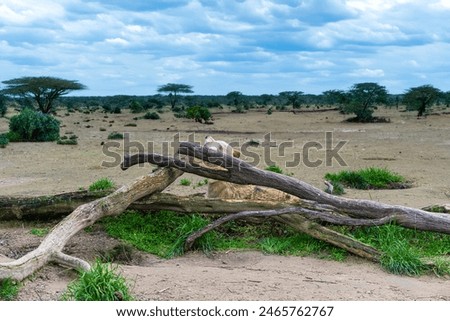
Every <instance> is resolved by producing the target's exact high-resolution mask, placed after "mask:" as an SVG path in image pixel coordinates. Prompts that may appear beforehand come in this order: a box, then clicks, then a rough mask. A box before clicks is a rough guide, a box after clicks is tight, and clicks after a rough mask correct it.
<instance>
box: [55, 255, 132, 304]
mask: <svg viewBox="0 0 450 321" xmlns="http://www.w3.org/2000/svg"><path fill="white" fill-rule="evenodd" d="M63 300H67V301H131V300H133V297H132V296H131V294H130V290H129V285H128V283H127V280H126V279H125V278H124V277H123V276H122V275H120V274H119V273H118V272H117V268H116V267H113V266H112V265H111V264H104V263H101V262H100V261H96V262H95V264H94V265H93V266H92V268H91V269H90V270H89V271H87V272H82V273H81V275H80V277H79V278H78V280H75V281H74V282H72V283H70V284H69V285H68V287H67V291H66V292H65V293H64V295H63Z"/></svg>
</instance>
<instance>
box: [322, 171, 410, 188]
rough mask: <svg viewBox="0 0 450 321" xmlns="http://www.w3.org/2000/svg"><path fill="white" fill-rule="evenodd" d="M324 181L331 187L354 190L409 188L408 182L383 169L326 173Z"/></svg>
mask: <svg viewBox="0 0 450 321" xmlns="http://www.w3.org/2000/svg"><path fill="white" fill-rule="evenodd" d="M325 179H327V180H329V181H330V182H331V183H332V184H333V185H334V184H336V183H340V184H342V185H344V186H346V187H349V188H356V189H397V188H405V187H409V184H408V182H406V180H405V178H404V177H403V176H401V175H398V174H395V173H392V172H390V171H389V170H387V169H384V168H376V167H369V168H365V169H360V170H358V171H340V172H338V173H327V174H326V175H325Z"/></svg>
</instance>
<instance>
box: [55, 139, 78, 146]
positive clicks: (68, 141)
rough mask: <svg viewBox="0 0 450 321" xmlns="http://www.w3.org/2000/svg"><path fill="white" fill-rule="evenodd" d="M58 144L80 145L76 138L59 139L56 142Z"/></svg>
mask: <svg viewBox="0 0 450 321" xmlns="http://www.w3.org/2000/svg"><path fill="white" fill-rule="evenodd" d="M56 143H57V144H58V145H78V141H77V140H76V139H58V141H57V142H56Z"/></svg>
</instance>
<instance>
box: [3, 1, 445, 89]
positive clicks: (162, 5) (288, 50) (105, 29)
mask: <svg viewBox="0 0 450 321" xmlns="http://www.w3.org/2000/svg"><path fill="white" fill-rule="evenodd" d="M449 17H450V0H370V1H366V0H347V1H345V0H286V1H270V0H218V1H212V0H161V1H160V0H98V1H89V0H58V1H50V0H1V1H0V81H3V80H8V79H11V78H16V77H21V76H55V77H61V78H66V79H73V80H79V81H80V82H81V83H83V84H85V85H87V86H88V87H89V89H88V90H86V91H83V92H80V93H79V94H82V95H116V94H129V95H149V94H155V93H156V89H157V87H158V86H160V85H163V84H166V83H169V82H174V83H184V84H189V85H192V86H193V87H194V91H195V93H197V94H226V93H228V92H230V91H234V90H238V91H241V92H242V93H244V94H263V93H269V94H277V93H279V92H280V91H285V90H299V91H303V92H305V93H314V94H319V93H321V92H323V91H325V90H328V89H344V90H345V89H348V88H349V87H350V86H351V85H352V84H355V83H358V82H377V83H379V84H381V85H384V86H386V87H387V89H388V90H389V91H390V92H391V93H401V92H403V91H404V90H405V89H407V88H410V87H414V86H419V85H423V84H432V85H434V86H436V87H438V88H440V89H442V90H445V91H447V90H450V80H449V79H450V26H449V24H448V21H449Z"/></svg>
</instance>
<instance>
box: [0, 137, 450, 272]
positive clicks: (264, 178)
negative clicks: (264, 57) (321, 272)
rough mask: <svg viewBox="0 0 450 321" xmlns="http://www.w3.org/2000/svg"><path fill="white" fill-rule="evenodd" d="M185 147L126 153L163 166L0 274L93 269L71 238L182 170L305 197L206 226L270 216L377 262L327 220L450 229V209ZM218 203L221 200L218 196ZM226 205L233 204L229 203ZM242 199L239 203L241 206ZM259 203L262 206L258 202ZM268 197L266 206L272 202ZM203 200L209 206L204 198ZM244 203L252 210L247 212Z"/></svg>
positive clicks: (56, 231) (62, 226) (81, 211)
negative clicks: (386, 200)
mask: <svg viewBox="0 0 450 321" xmlns="http://www.w3.org/2000/svg"><path fill="white" fill-rule="evenodd" d="M179 154H180V155H185V156H187V157H167V156H162V155H158V154H137V155H132V156H129V157H126V158H125V160H124V163H123V164H122V168H123V169H127V168H129V167H130V166H133V165H136V164H140V163H146V162H149V163H152V164H155V165H158V166H160V167H164V168H162V169H159V170H157V171H156V172H155V173H153V174H150V175H147V176H144V177H142V178H139V179H137V180H136V181H135V182H133V183H131V184H130V185H127V186H124V187H122V188H120V189H119V190H117V191H115V192H113V193H112V194H110V195H107V196H105V197H103V198H100V199H98V200H94V201H92V202H90V203H87V204H83V205H81V206H79V207H78V208H77V209H75V210H74V211H73V212H72V213H71V214H70V215H69V216H67V217H66V218H65V219H64V220H62V221H61V222H60V223H59V224H58V225H57V226H55V228H53V229H52V230H51V231H50V233H49V234H48V235H47V236H46V237H45V239H44V240H43V242H42V243H41V245H40V246H39V247H38V248H37V249H36V250H34V251H32V252H30V253H28V254H26V255H25V256H23V257H22V258H19V259H18V260H16V261H12V262H8V263H3V264H0V280H2V279H6V278H13V279H17V280H22V279H24V278H26V277H27V276H29V275H31V274H32V273H33V272H35V271H36V270H37V269H39V268H40V267H42V266H44V265H45V264H47V263H49V262H56V263H59V264H63V265H67V266H69V267H77V268H82V269H89V267H90V266H89V264H88V263H87V262H85V261H83V260H81V259H79V258H75V257H71V256H68V255H66V254H64V253H63V252H62V251H63V249H64V246H65V244H66V243H67V241H68V240H69V239H70V238H71V237H72V236H73V235H74V234H76V233H77V232H78V231H79V230H81V229H83V228H85V227H87V226H89V225H92V224H93V223H94V222H95V221H97V220H98V219H100V218H102V217H105V216H111V215H118V214H120V213H121V212H123V211H124V210H125V209H126V208H127V207H129V206H130V204H132V203H133V202H135V201H136V200H138V199H140V198H142V197H144V196H148V195H155V197H158V196H157V195H162V194H158V193H159V192H161V191H163V190H164V189H165V188H166V187H167V186H168V185H169V184H170V183H172V182H173V181H174V180H175V179H176V178H177V177H179V176H180V175H182V173H183V172H189V173H194V174H197V175H200V176H203V177H208V178H213V179H219V180H224V181H228V182H232V183H237V184H253V185H262V186H266V187H272V188H275V189H278V190H281V191H283V192H286V193H289V194H291V195H294V196H297V197H299V198H301V199H302V200H300V201H299V203H298V204H289V207H283V206H280V208H276V207H275V209H273V208H270V209H268V208H267V207H266V208H263V209H261V208H257V207H256V208H245V205H249V203H250V202H248V201H245V202H247V203H245V202H244V203H239V202H237V203H234V204H233V205H232V206H230V208H232V209H233V211H234V210H236V208H239V209H240V210H239V211H237V212H236V213H234V214H231V215H230V216H227V217H223V218H221V219H219V221H216V222H213V223H212V225H211V226H209V227H207V228H206V229H212V228H215V227H216V226H219V225H220V224H221V223H222V222H224V221H229V220H233V219H238V218H243V217H268V216H270V217H273V218H274V219H276V220H277V221H280V222H283V223H286V224H288V225H290V226H292V227H293V228H295V229H297V230H299V231H302V232H305V233H307V234H309V235H311V236H313V237H315V238H318V239H321V240H324V241H326V242H329V243H331V244H334V245H336V246H339V247H341V248H344V249H346V250H347V251H349V252H351V253H354V254H356V255H359V256H362V257H365V258H367V259H370V260H373V261H378V260H379V259H380V253H379V252H378V251H377V250H376V249H374V248H373V247H371V246H368V245H366V244H364V243H361V242H359V241H357V240H354V239H353V238H351V237H348V236H345V235H343V234H340V233H338V232H336V231H334V230H332V229H330V228H328V227H327V226H326V225H328V224H338V225H352V226H371V225H380V224H385V223H388V222H396V223H397V224H399V225H402V226H405V227H409V228H415V229H420V230H427V231H435V232H442V233H447V234H450V216H449V215H446V214H439V213H430V212H427V211H423V210H419V209H414V208H409V207H405V206H395V205H387V204H383V203H379V202H375V201H367V200H352V199H347V198H342V197H337V196H333V195H330V194H327V193H325V192H323V191H321V190H320V189H317V188H315V187H313V186H311V185H309V184H306V183H304V182H302V181H300V180H297V179H295V178H292V177H288V176H284V175H280V174H276V173H272V172H268V171H263V170H260V169H258V168H255V167H253V166H251V165H249V164H247V163H245V162H244V161H242V160H239V159H236V158H233V157H232V156H228V155H223V154H222V153H220V152H213V151H211V150H208V149H206V148H202V147H200V146H198V145H195V144H193V143H188V142H183V143H181V145H180V150H179ZM211 165H212V166H211ZM215 202H220V201H218V200H215ZM191 204H192V203H191ZM198 204H200V203H198ZM216 204H217V203H216ZM222 204H225V203H222ZM227 204H232V203H230V202H228V203H227ZM236 204H238V205H237V206H236ZM252 204H253V205H255V203H254V202H253V203H252ZM264 204H265V205H264V206H266V205H267V202H264ZM272 205H277V204H272ZM278 205H279V204H278ZM171 206H174V207H178V208H182V207H183V206H184V207H186V204H184V205H182V204H180V203H179V204H178V205H176V204H174V202H172V203H171ZM204 206H206V207H207V206H208V205H207V204H206V203H205V204H204ZM206 207H205V208H206ZM162 208H166V209H167V208H169V209H171V207H170V206H168V205H167V204H166V206H165V207H164V206H163V207H161V208H158V207H157V206H155V207H154V209H155V210H157V209H162ZM186 208H189V206H187V207H186ZM172 209H173V208H172ZM189 209H192V207H191V208H189ZM242 209H246V210H251V211H244V212H242V211H241V210H242ZM193 210H194V209H193ZM195 211H201V206H199V208H195ZM222 212H223V211H222ZM204 232H206V230H203V231H199V232H197V233H196V234H194V235H192V236H191V237H189V238H188V240H187V243H186V248H189V247H190V246H191V244H192V242H193V241H195V238H196V237H197V236H199V235H200V234H202V233H204Z"/></svg>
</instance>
